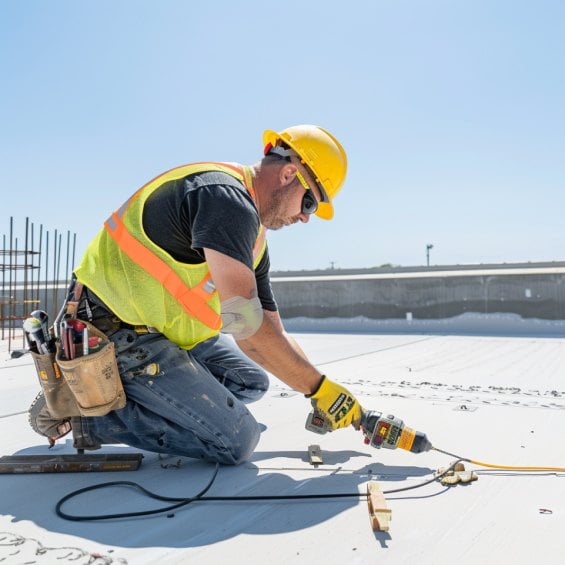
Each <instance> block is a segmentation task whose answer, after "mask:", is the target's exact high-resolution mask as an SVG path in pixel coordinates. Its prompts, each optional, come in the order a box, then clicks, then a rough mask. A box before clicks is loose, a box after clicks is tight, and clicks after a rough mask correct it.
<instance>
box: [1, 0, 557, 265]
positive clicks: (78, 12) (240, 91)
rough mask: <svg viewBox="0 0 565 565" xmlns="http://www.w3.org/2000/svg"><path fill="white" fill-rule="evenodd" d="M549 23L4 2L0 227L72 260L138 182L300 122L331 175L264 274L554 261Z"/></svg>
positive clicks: (517, 17) (416, 1)
mask: <svg viewBox="0 0 565 565" xmlns="http://www.w3.org/2000/svg"><path fill="white" fill-rule="evenodd" d="M564 29H565V2H563V0H553V1H551V0H537V1H535V2H532V1H531V0H465V1H462V0H459V1H458V0H428V1H425V0H396V1H392V0H386V1H385V0H355V1H351V2H336V1H333V0H323V1H321V0H312V1H306V0H302V1H289V2H265V1H264V0H263V1H247V2H246V1H240V2H237V1H231V2H228V1H215V2H214V1H209V2H189V1H188V0H186V1H180V0H177V1H172V0H159V1H157V0H154V1H151V2H149V1H139V0H136V1H133V0H129V1H126V0H97V1H96V2H87V1H77V0H72V1H70V0H67V1H61V0H59V1H52V2H46V1H32V0H26V1H25V2H24V1H19V0H12V1H9V0H3V1H2V2H1V3H0V65H1V67H0V71H1V76H2V87H1V89H0V131H1V134H0V165H1V172H2V181H1V193H2V196H1V203H0V209H1V213H0V234H1V233H7V230H8V223H9V217H10V216H14V218H15V221H16V225H17V226H19V227H20V228H23V225H24V221H25V217H26V216H28V217H29V218H30V221H33V222H35V223H36V224H40V223H42V224H44V226H45V227H46V228H47V229H50V230H53V229H54V228H58V229H59V230H64V231H65V230H67V229H70V230H71V231H73V232H76V233H77V237H78V250H79V255H80V253H81V252H82V250H83V249H84V247H85V246H86V244H87V243H88V241H89V240H90V239H91V237H93V236H94V235H95V233H96V232H97V231H98V229H99V228H100V227H101V225H102V222H103V221H104V220H105V219H106V217H107V216H108V215H109V213H110V212H111V211H112V210H114V209H116V208H117V207H118V206H119V205H120V204H121V203H122V202H123V201H124V200H125V199H126V198H127V197H128V196H129V195H130V194H131V193H132V192H133V191H134V190H135V189H137V188H138V187H139V186H141V185H142V184H144V183H145V182H146V181H147V180H149V179H151V178H153V177H154V176H156V175H157V174H159V173H161V172H163V171H165V170H167V169H169V168H171V167H174V166H177V165H180V164H184V163H188V162H191V161H199V160H225V161H239V162H242V163H247V164H251V163H254V162H255V161H257V160H258V159H259V158H260V156H261V150H262V144H261V135H262V132H263V130H264V129H265V128H272V129H282V128H285V127H287V126H289V125H294V124H299V123H313V124H319V125H322V126H324V127H326V128H327V129H329V130H330V131H331V132H332V133H334V134H335V135H336V136H337V137H338V138H339V139H340V140H341V141H342V143H343V145H344V146H345V148H346V150H347V152H348V156H349V174H348V178H347V181H346V185H345V186H344V188H343V190H342V192H341V193H340V195H339V196H338V198H337V199H336V201H335V207H336V217H335V219H334V220H333V221H331V222H324V221H323V220H319V219H317V218H316V219H313V220H312V221H311V222H310V223H309V224H307V225H297V226H292V227H289V228H286V229H283V230H281V231H279V232H276V233H274V232H271V233H270V237H269V242H270V243H269V245H270V248H271V260H272V266H273V268H274V269H306V268H326V267H329V265H330V263H331V262H334V264H335V266H336V267H371V266H376V265H380V264H383V263H393V264H397V265H421V264H425V259H426V257H425V247H426V244H428V243H431V244H433V245H434V249H433V250H432V252H431V263H432V264H448V263H479V262H513V261H536V260H564V259H565V251H564V247H563V243H564V225H565V221H564V216H565V143H564V142H565V33H564V31H563V30H564Z"/></svg>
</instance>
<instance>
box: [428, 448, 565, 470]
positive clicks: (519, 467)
mask: <svg viewBox="0 0 565 565" xmlns="http://www.w3.org/2000/svg"><path fill="white" fill-rule="evenodd" d="M432 449H434V450H435V451H439V452H440V453H444V454H445V455H450V456H451V457H456V458H457V459H460V460H461V461H466V462H467V463H473V464H474V465H479V466H480V467H490V468H491V469H507V470H508V469H509V470H512V471H562V472H565V467H523V466H514V465H494V464H493V463H483V462H482V461H474V460H473V459H467V458H466V457H461V456H459V455H455V454H454V453H449V451H444V450H443V449H438V448H437V447H432Z"/></svg>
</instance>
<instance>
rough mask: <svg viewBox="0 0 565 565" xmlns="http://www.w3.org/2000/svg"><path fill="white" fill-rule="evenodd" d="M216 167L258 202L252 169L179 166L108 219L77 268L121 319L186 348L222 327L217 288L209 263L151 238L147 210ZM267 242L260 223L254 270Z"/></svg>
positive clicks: (221, 165) (81, 278) (220, 165)
mask: <svg viewBox="0 0 565 565" xmlns="http://www.w3.org/2000/svg"><path fill="white" fill-rule="evenodd" d="M211 171H217V172H223V173H227V174H228V175H230V176H231V177H233V178H235V179H236V180H237V181H238V182H239V183H241V184H243V185H244V186H245V188H246V189H247V191H248V192H249V194H250V195H251V197H252V198H253V200H254V201H255V193H254V191H253V186H252V182H251V172H250V170H249V168H248V167H244V166H242V165H234V164H229V163H194V164H191V165H184V166H182V167H177V168H175V169H172V170H170V171H167V172H166V173H163V174H162V175H160V176H158V177H157V178H155V179H153V180H152V181H151V182H149V183H148V184H146V185H145V186H143V187H142V188H140V189H139V190H138V191H137V192H136V193H135V194H134V195H133V196H132V197H131V198H130V199H129V200H127V202H125V203H124V204H123V205H122V206H121V207H120V208H119V209H118V210H117V211H116V212H114V213H113V214H112V215H111V216H110V218H108V220H107V221H106V222H105V224H104V228H103V229H102V230H100V232H99V233H98V235H97V236H96V237H95V238H94V240H93V241H92V242H91V243H90V245H89V246H88V248H87V250H86V252H85V254H84V256H83V258H82V261H81V263H80V265H79V266H78V268H77V269H76V271H75V272H76V276H77V279H78V280H79V282H81V283H83V284H84V285H86V286H87V287H88V288H90V289H92V290H93V291H94V292H95V293H96V294H97V295H98V296H99V297H100V298H101V299H102V300H103V301H104V303H105V304H106V305H107V306H108V307H109V308H110V309H111V310H112V311H113V312H114V313H115V314H116V316H118V317H119V318H120V319H121V320H123V321H124V322H126V323H128V324H132V325H145V326H151V327H154V328H156V329H157V330H158V331H159V332H161V333H163V334H164V335H165V336H167V338H169V339H170V340H171V341H173V342H174V343H176V344H178V345H179V346H180V347H182V348H184V349H191V348H192V347H194V346H195V345H196V344H197V343H200V342H201V341H204V340H206V339H208V338H210V337H212V336H214V335H216V334H217V333H218V332H219V331H220V329H221V327H222V320H221V317H220V314H221V311H220V299H219V296H218V292H217V291H216V289H215V287H214V284H213V282H212V280H211V277H210V271H209V269H208V264H207V263H199V264H196V265H191V264H187V263H181V262H179V261H176V260H175V259H173V258H172V257H171V256H170V255H169V253H167V252H166V251H164V250H163V249H161V248H160V247H158V246H157V245H155V243H153V242H152V241H151V240H150V239H149V238H148V237H147V235H146V234H145V231H144V229H143V222H142V218H143V208H144V206H145V202H146V201H147V199H148V198H149V196H150V195H151V194H152V193H153V192H154V191H155V190H157V189H158V188H159V187H160V186H162V185H163V184H164V183H166V182H169V181H173V180H177V179H181V178H184V177H186V176H188V175H192V174H195V173H203V172H211ZM266 245H267V242H266V238H265V228H264V227H263V226H260V228H259V232H258V234H257V239H256V241H255V245H254V249H253V267H254V268H256V267H257V265H258V264H259V262H260V261H261V258H262V257H263V254H264V252H265V249H266Z"/></svg>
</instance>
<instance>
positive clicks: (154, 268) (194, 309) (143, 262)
mask: <svg viewBox="0 0 565 565" xmlns="http://www.w3.org/2000/svg"><path fill="white" fill-rule="evenodd" d="M104 227H105V229H106V231H107V232H108V234H109V235H110V236H111V237H112V239H113V240H114V241H115V242H116V243H117V244H118V246H119V248H120V249H121V250H122V251H123V252H124V253H125V254H126V255H127V256H128V257H129V258H130V259H131V260H132V261H133V262H134V263H136V264H137V265H139V266H140V267H141V268H142V269H144V270H145V271H146V272H147V273H149V274H150V275H151V276H152V277H153V278H155V279H156V280H158V281H159V282H160V283H161V284H162V285H163V287H164V288H165V289H166V290H167V291H168V292H169V294H170V295H171V296H172V297H173V298H174V299H175V300H176V301H177V302H178V303H179V304H180V305H181V306H182V307H183V308H184V310H185V311H186V312H187V313H188V314H190V315H191V316H194V317H195V318H197V319H198V320H200V321H201V322H202V323H203V324H205V325H206V326H208V327H209V328H210V329H213V330H219V329H220V328H221V327H222V320H221V317H220V316H219V315H218V314H217V313H216V312H215V311H214V310H213V309H212V308H210V306H208V304H206V299H208V298H210V296H211V293H206V294H203V292H202V291H201V288H202V286H201V285H202V282H204V283H206V282H208V281H207V280H206V278H205V280H204V281H201V283H200V285H198V286H197V287H196V288H197V289H198V290H194V289H191V288H189V287H188V286H186V284H185V283H184V282H183V281H182V279H181V278H180V277H179V276H178V275H177V274H176V273H175V272H174V271H173V269H171V267H169V266H168V265H167V263H165V261H163V260H162V259H160V258H159V257H157V255H155V254H154V253H153V252H152V251H150V250H149V249H147V247H145V246H144V245H143V244H142V243H140V242H139V241H138V240H137V239H135V237H133V236H132V235H131V234H130V233H129V231H128V229H127V228H126V226H125V225H124V223H123V222H122V220H121V219H120V218H118V216H117V215H116V214H112V216H111V217H110V218H109V219H108V220H107V221H106V222H105V223H104ZM193 290H194V291H193Z"/></svg>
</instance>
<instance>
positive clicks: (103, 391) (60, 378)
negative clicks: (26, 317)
mask: <svg viewBox="0 0 565 565" xmlns="http://www.w3.org/2000/svg"><path fill="white" fill-rule="evenodd" d="M82 291H83V286H82V284H80V283H78V282H77V281H75V282H74V285H73V287H72V289H71V291H70V296H69V299H68V300H67V302H66V304H65V305H64V306H63V309H62V310H61V313H60V315H59V316H58V317H57V320H56V321H55V326H57V329H56V331H55V334H56V335H57V336H58V337H57V339H54V340H53V342H52V343H51V346H50V351H49V352H48V353H43V354H38V353H35V352H33V351H32V357H33V359H34V362H35V366H36V370H37V375H38V378H39V383H40V384H41V388H42V389H43V393H44V395H45V400H46V403H47V408H48V410H49V413H50V414H51V415H52V416H53V417H55V418H59V417H61V418H68V417H73V416H105V415H106V414H108V413H109V412H111V411H112V410H119V409H120V408H123V407H124V406H125V405H126V395H125V392H124V388H123V385H122V381H121V378H120V374H119V371H118V364H117V361H116V351H115V346H114V343H113V342H111V341H110V339H109V337H108V335H106V333H104V332H103V331H102V330H100V329H99V327H97V326H98V325H99V324H97V323H96V322H95V323H91V322H89V321H86V320H83V319H80V318H78V317H77V310H78V305H79V301H80V299H81V295H82ZM93 322H94V320H93ZM95 324H96V325H95ZM112 333H113V332H112ZM146 333H147V332H146Z"/></svg>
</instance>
